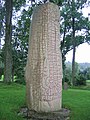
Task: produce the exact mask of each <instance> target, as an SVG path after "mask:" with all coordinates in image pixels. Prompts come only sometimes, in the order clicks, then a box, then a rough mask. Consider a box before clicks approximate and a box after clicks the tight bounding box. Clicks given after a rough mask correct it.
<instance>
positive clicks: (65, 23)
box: [61, 0, 90, 64]
mask: <svg viewBox="0 0 90 120" xmlns="http://www.w3.org/2000/svg"><path fill="white" fill-rule="evenodd" d="M86 2H87V0H84V1H82V0H79V1H73V2H72V1H68V0H65V1H64V2H63V3H62V9H61V35H62V41H61V50H62V57H63V64H64V62H65V55H66V54H67V52H69V51H70V50H72V49H73V39H72V37H73V36H72V35H73V28H74V31H75V37H74V42H75V43H74V44H75V47H76V46H79V45H80V44H82V43H84V42H87V39H88V37H89V36H90V34H86V32H87V31H88V30H89V29H88V28H89V25H90V22H89V21H88V19H87V18H85V17H84V16H83V13H82V8H83V7H84V6H85V4H86ZM73 19H74V26H73ZM87 26H88V27H87ZM78 33H80V34H78ZM87 36H88V37H87ZM88 40H89V39H88Z"/></svg>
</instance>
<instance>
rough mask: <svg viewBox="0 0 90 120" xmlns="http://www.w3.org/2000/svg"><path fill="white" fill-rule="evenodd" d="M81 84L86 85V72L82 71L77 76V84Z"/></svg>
mask: <svg viewBox="0 0 90 120" xmlns="http://www.w3.org/2000/svg"><path fill="white" fill-rule="evenodd" d="M79 85H86V78H85V76H84V74H83V73H81V72H80V73H79V74H78V76H77V77H76V86H79Z"/></svg>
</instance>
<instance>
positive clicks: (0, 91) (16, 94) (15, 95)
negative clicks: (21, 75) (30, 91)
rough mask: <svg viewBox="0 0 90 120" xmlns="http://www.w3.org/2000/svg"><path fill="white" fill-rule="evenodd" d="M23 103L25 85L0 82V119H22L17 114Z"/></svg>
mask: <svg viewBox="0 0 90 120" xmlns="http://www.w3.org/2000/svg"><path fill="white" fill-rule="evenodd" d="M24 104H25V86H23V85H17V84H11V85H4V84H1V83H0V120H23V118H22V117H21V116H18V115H17V112H18V111H19V109H20V107H21V106H23V105H24Z"/></svg>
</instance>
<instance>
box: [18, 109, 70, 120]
mask: <svg viewBox="0 0 90 120" xmlns="http://www.w3.org/2000/svg"><path fill="white" fill-rule="evenodd" d="M18 115H23V117H24V118H25V119H26V120H69V115H70V110H68V109H65V108H62V109H61V110H59V111H55V112H36V111H34V110H28V109H27V108H21V110H20V112H19V113H18Z"/></svg>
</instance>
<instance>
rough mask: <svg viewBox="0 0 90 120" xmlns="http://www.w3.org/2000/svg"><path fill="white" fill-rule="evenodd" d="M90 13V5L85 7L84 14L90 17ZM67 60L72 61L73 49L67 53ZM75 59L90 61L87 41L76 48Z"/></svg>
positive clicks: (80, 61) (89, 47)
mask: <svg viewBox="0 0 90 120" xmlns="http://www.w3.org/2000/svg"><path fill="white" fill-rule="evenodd" d="M88 13H90V7H88V8H87V7H86V8H84V9H83V15H84V16H85V17H88ZM89 20H90V18H89ZM66 61H70V62H72V50H71V51H70V52H68V53H67V55H66ZM75 61H76V62H77V63H85V62H88V63H90V45H88V44H87V43H83V44H81V45H79V46H78V47H77V48H76V57H75Z"/></svg>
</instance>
